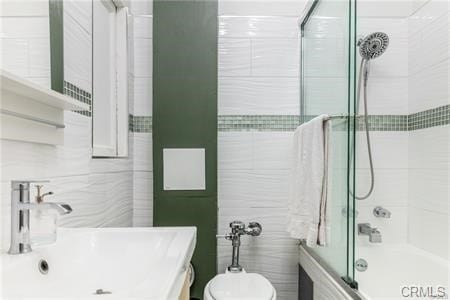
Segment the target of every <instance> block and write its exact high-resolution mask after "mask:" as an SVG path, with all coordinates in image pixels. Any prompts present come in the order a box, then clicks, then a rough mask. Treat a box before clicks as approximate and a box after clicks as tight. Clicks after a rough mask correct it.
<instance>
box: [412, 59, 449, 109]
mask: <svg viewBox="0 0 450 300" xmlns="http://www.w3.org/2000/svg"><path fill="white" fill-rule="evenodd" d="M449 65H450V60H449V59H447V60H446V61H443V62H441V63H438V64H436V65H433V66H431V67H427V68H425V69H423V70H421V71H420V72H418V73H415V74H411V76H410V79H409V80H410V83H409V95H410V101H409V111H410V113H415V112H419V111H422V110H426V109H430V108H434V107H438V106H442V105H447V104H448V95H449V92H448V88H449V87H448V82H449V74H448V72H449V70H450V69H449Z"/></svg>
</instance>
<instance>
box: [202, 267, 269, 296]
mask: <svg viewBox="0 0 450 300" xmlns="http://www.w3.org/2000/svg"><path fill="white" fill-rule="evenodd" d="M276 298H277V293H276V291H275V288H274V287H273V286H272V284H271V283H270V282H269V280H267V279H266V278H265V277H264V276H262V275H260V274H257V273H247V272H245V271H244V270H242V271H241V272H238V273H233V272H229V271H228V270H227V271H226V272H225V274H219V275H217V276H215V277H214V278H213V279H211V280H210V281H209V282H208V284H207V285H206V287H205V291H204V296H203V300H275V299H276Z"/></svg>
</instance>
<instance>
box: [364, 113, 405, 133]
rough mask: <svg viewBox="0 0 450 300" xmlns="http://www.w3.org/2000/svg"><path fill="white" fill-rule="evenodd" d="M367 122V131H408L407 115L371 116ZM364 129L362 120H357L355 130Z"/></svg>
mask: <svg viewBox="0 0 450 300" xmlns="http://www.w3.org/2000/svg"><path fill="white" fill-rule="evenodd" d="M368 121H369V122H368V124H369V131H408V115H372V116H369V118H368ZM365 129H366V122H365V120H364V118H358V121H357V123H356V130H357V131H362V130H365Z"/></svg>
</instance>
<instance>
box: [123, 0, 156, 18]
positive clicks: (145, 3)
mask: <svg viewBox="0 0 450 300" xmlns="http://www.w3.org/2000/svg"><path fill="white" fill-rule="evenodd" d="M128 1H129V5H130V12H131V13H132V14H133V15H152V14H153V1H152V0H128Z"/></svg>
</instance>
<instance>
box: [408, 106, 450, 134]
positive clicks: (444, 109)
mask: <svg viewBox="0 0 450 300" xmlns="http://www.w3.org/2000/svg"><path fill="white" fill-rule="evenodd" d="M448 124H450V105H444V106H440V107H436V108H432V109H428V110H424V111H421V112H418V113H414V114H410V115H409V116H408V130H417V129H424V128H429V127H435V126H444V125H448Z"/></svg>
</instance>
